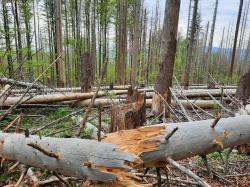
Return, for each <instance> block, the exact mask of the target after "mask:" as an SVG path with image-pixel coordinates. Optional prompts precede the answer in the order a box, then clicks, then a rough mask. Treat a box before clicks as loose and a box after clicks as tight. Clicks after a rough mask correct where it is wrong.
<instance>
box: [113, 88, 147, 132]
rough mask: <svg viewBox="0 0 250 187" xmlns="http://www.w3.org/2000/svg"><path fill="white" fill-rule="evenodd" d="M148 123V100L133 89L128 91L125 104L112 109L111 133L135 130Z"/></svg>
mask: <svg viewBox="0 0 250 187" xmlns="http://www.w3.org/2000/svg"><path fill="white" fill-rule="evenodd" d="M145 121H146V98H145V94H141V93H139V92H138V90H134V89H133V88H132V87H130V88H129V89H128V96H127V99H126V101H125V103H124V104H118V105H115V106H113V107H112V111H111V128H110V132H116V131H119V130H127V129H135V128H137V127H140V126H142V125H143V124H144V123H145Z"/></svg>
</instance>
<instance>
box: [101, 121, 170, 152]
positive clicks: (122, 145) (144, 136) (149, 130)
mask: <svg viewBox="0 0 250 187" xmlns="http://www.w3.org/2000/svg"><path fill="white" fill-rule="evenodd" d="M165 133H166V131H165V127H164V126H155V127H154V126H150V127H141V128H138V129H131V130H121V131H118V132H116V133H110V134H107V136H106V137H105V138H104V140H103V142H106V143H112V144H116V145H117V149H116V150H117V151H123V152H128V153H132V154H134V155H136V156H139V155H140V154H141V153H144V152H149V151H153V150H154V149H155V148H156V147H157V146H158V145H159V144H160V143H161V142H160V141H158V140H155V141H153V140H150V141H149V139H150V138H155V137H159V136H161V135H163V134H165Z"/></svg>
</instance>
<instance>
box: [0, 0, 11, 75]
mask: <svg viewBox="0 0 250 187" xmlns="http://www.w3.org/2000/svg"><path fill="white" fill-rule="evenodd" d="M6 3H7V0H2V11H3V24H4V37H5V43H6V54H7V61H8V71H9V77H13V62H12V56H11V52H12V48H11V39H10V27H9V24H10V21H9V14H8V9H7V5H6Z"/></svg>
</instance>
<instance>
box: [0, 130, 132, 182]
mask: <svg viewBox="0 0 250 187" xmlns="http://www.w3.org/2000/svg"><path fill="white" fill-rule="evenodd" d="M29 143H36V144H38V145H39V146H41V147H43V148H44V149H47V150H48V151H52V152H53V153H57V154H59V159H56V158H52V157H49V156H47V155H45V154H43V153H41V152H40V151H38V150H36V149H34V148H32V147H30V146H28V144H29ZM115 148H116V145H112V144H107V143H102V142H97V141H94V140H82V139H76V138H68V139H66V138H49V137H42V139H40V138H39V136H30V137H29V138H26V137H25V136H24V135H22V134H7V133H0V156H1V157H3V158H6V159H9V160H18V161H20V162H21V163H23V164H26V165H29V166H33V167H39V168H47V169H49V170H52V171H56V172H59V173H62V174H64V175H66V176H72V177H77V178H80V179H86V178H88V179H90V180H95V181H103V182H110V181H112V180H115V179H116V176H115V175H114V174H112V173H107V172H102V171H101V169H98V167H110V168H115V167H117V168H124V169H126V168H128V166H126V165H125V164H124V161H128V162H133V161H135V160H134V156H133V155H131V154H129V153H122V152H118V151H115ZM84 163H92V166H91V167H88V166H84Z"/></svg>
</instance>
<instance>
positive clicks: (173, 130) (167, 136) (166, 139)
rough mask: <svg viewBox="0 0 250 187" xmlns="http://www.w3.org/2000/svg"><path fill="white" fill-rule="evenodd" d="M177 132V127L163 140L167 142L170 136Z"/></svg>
mask: <svg viewBox="0 0 250 187" xmlns="http://www.w3.org/2000/svg"><path fill="white" fill-rule="evenodd" d="M177 130H178V127H175V128H174V129H173V130H172V131H171V132H170V133H169V134H167V136H166V137H165V140H166V141H168V140H169V138H171V136H173V135H174V133H175V132H176V131H177Z"/></svg>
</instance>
